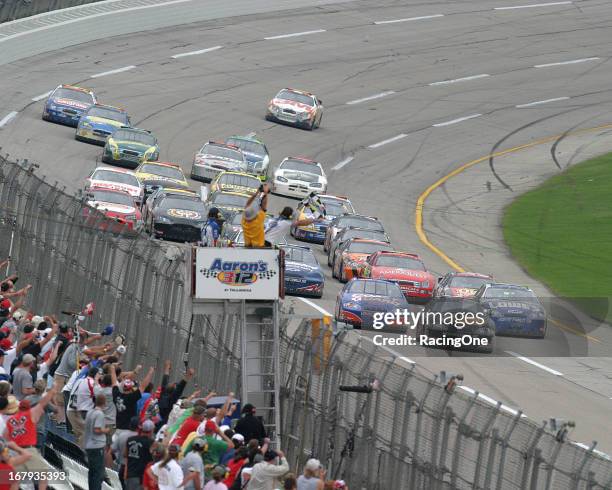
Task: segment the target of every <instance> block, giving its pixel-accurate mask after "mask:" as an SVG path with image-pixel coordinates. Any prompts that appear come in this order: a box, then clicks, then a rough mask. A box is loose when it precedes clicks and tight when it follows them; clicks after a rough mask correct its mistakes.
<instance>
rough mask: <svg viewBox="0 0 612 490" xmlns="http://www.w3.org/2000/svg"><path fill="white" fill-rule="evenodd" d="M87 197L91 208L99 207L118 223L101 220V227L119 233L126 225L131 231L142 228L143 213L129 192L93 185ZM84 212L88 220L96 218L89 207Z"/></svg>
mask: <svg viewBox="0 0 612 490" xmlns="http://www.w3.org/2000/svg"><path fill="white" fill-rule="evenodd" d="M86 199H87V201H86V202H87V206H88V207H89V208H95V209H97V210H98V211H100V212H101V213H103V214H104V215H105V216H106V217H107V218H109V219H111V220H113V221H115V222H116V223H118V225H117V226H112V225H109V223H105V222H101V223H100V224H99V227H100V228H101V229H103V230H106V231H111V232H113V233H117V232H119V231H121V230H122V229H123V227H124V226H127V229H128V230H131V231H138V230H140V229H141V228H142V214H141V213H140V210H139V209H138V206H137V205H136V202H135V201H134V198H133V197H132V196H130V195H129V194H128V193H127V192H124V191H120V190H111V189H105V188H97V187H91V188H89V189H88V191H87V195H86ZM83 214H84V216H85V218H86V222H90V223H91V220H95V217H94V215H93V214H92V213H90V211H89V209H88V208H87V207H86V208H84V209H83Z"/></svg>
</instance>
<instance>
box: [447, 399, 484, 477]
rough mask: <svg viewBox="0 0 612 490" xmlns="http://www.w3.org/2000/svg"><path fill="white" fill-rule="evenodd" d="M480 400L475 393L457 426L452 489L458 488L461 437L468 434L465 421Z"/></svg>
mask: <svg viewBox="0 0 612 490" xmlns="http://www.w3.org/2000/svg"><path fill="white" fill-rule="evenodd" d="M477 398H478V393H474V396H473V397H472V398H470V401H469V403H468V406H467V408H466V409H465V412H464V414H463V415H462V416H461V418H460V419H459V423H458V426H457V437H456V440H455V449H454V452H453V466H452V468H451V487H453V488H455V487H456V486H457V475H458V472H459V454H460V453H461V451H460V450H461V437H462V435H463V432H467V430H466V426H465V419H467V416H468V415H469V413H470V412H471V411H472V408H473V407H474V404H475V403H476V399H477Z"/></svg>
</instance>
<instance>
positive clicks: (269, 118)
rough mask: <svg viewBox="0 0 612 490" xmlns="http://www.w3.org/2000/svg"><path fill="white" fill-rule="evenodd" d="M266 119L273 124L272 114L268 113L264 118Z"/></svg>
mask: <svg viewBox="0 0 612 490" xmlns="http://www.w3.org/2000/svg"><path fill="white" fill-rule="evenodd" d="M264 118H265V120H266V121H272V122H274V119H272V116H271V115H270V114H267V113H266V115H265V116H264Z"/></svg>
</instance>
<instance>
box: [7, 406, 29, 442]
mask: <svg viewBox="0 0 612 490" xmlns="http://www.w3.org/2000/svg"><path fill="white" fill-rule="evenodd" d="M6 433H7V439H8V440H9V441H13V442H14V443H15V444H17V445H18V446H20V447H26V446H36V424H35V423H34V422H33V421H32V416H31V414H30V410H26V411H24V412H17V413H16V414H15V415H11V416H10V417H9V418H8V420H7V421H6Z"/></svg>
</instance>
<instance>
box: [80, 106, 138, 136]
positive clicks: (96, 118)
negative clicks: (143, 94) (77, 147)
mask: <svg viewBox="0 0 612 490" xmlns="http://www.w3.org/2000/svg"><path fill="white" fill-rule="evenodd" d="M129 125H130V118H129V116H128V113H127V111H126V110H125V109H121V108H119V107H113V106H110V105H102V104H94V105H92V106H91V107H90V108H89V109H87V111H86V112H85V113H84V114H83V115H82V116H81V119H79V124H78V125H77V129H76V132H75V134H74V138H75V139H76V140H78V141H85V142H87V143H95V144H97V145H99V144H102V145H103V144H104V143H106V138H108V137H109V136H110V135H111V134H113V133H114V132H115V131H116V130H117V129H118V128H121V127H128V126H129Z"/></svg>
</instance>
